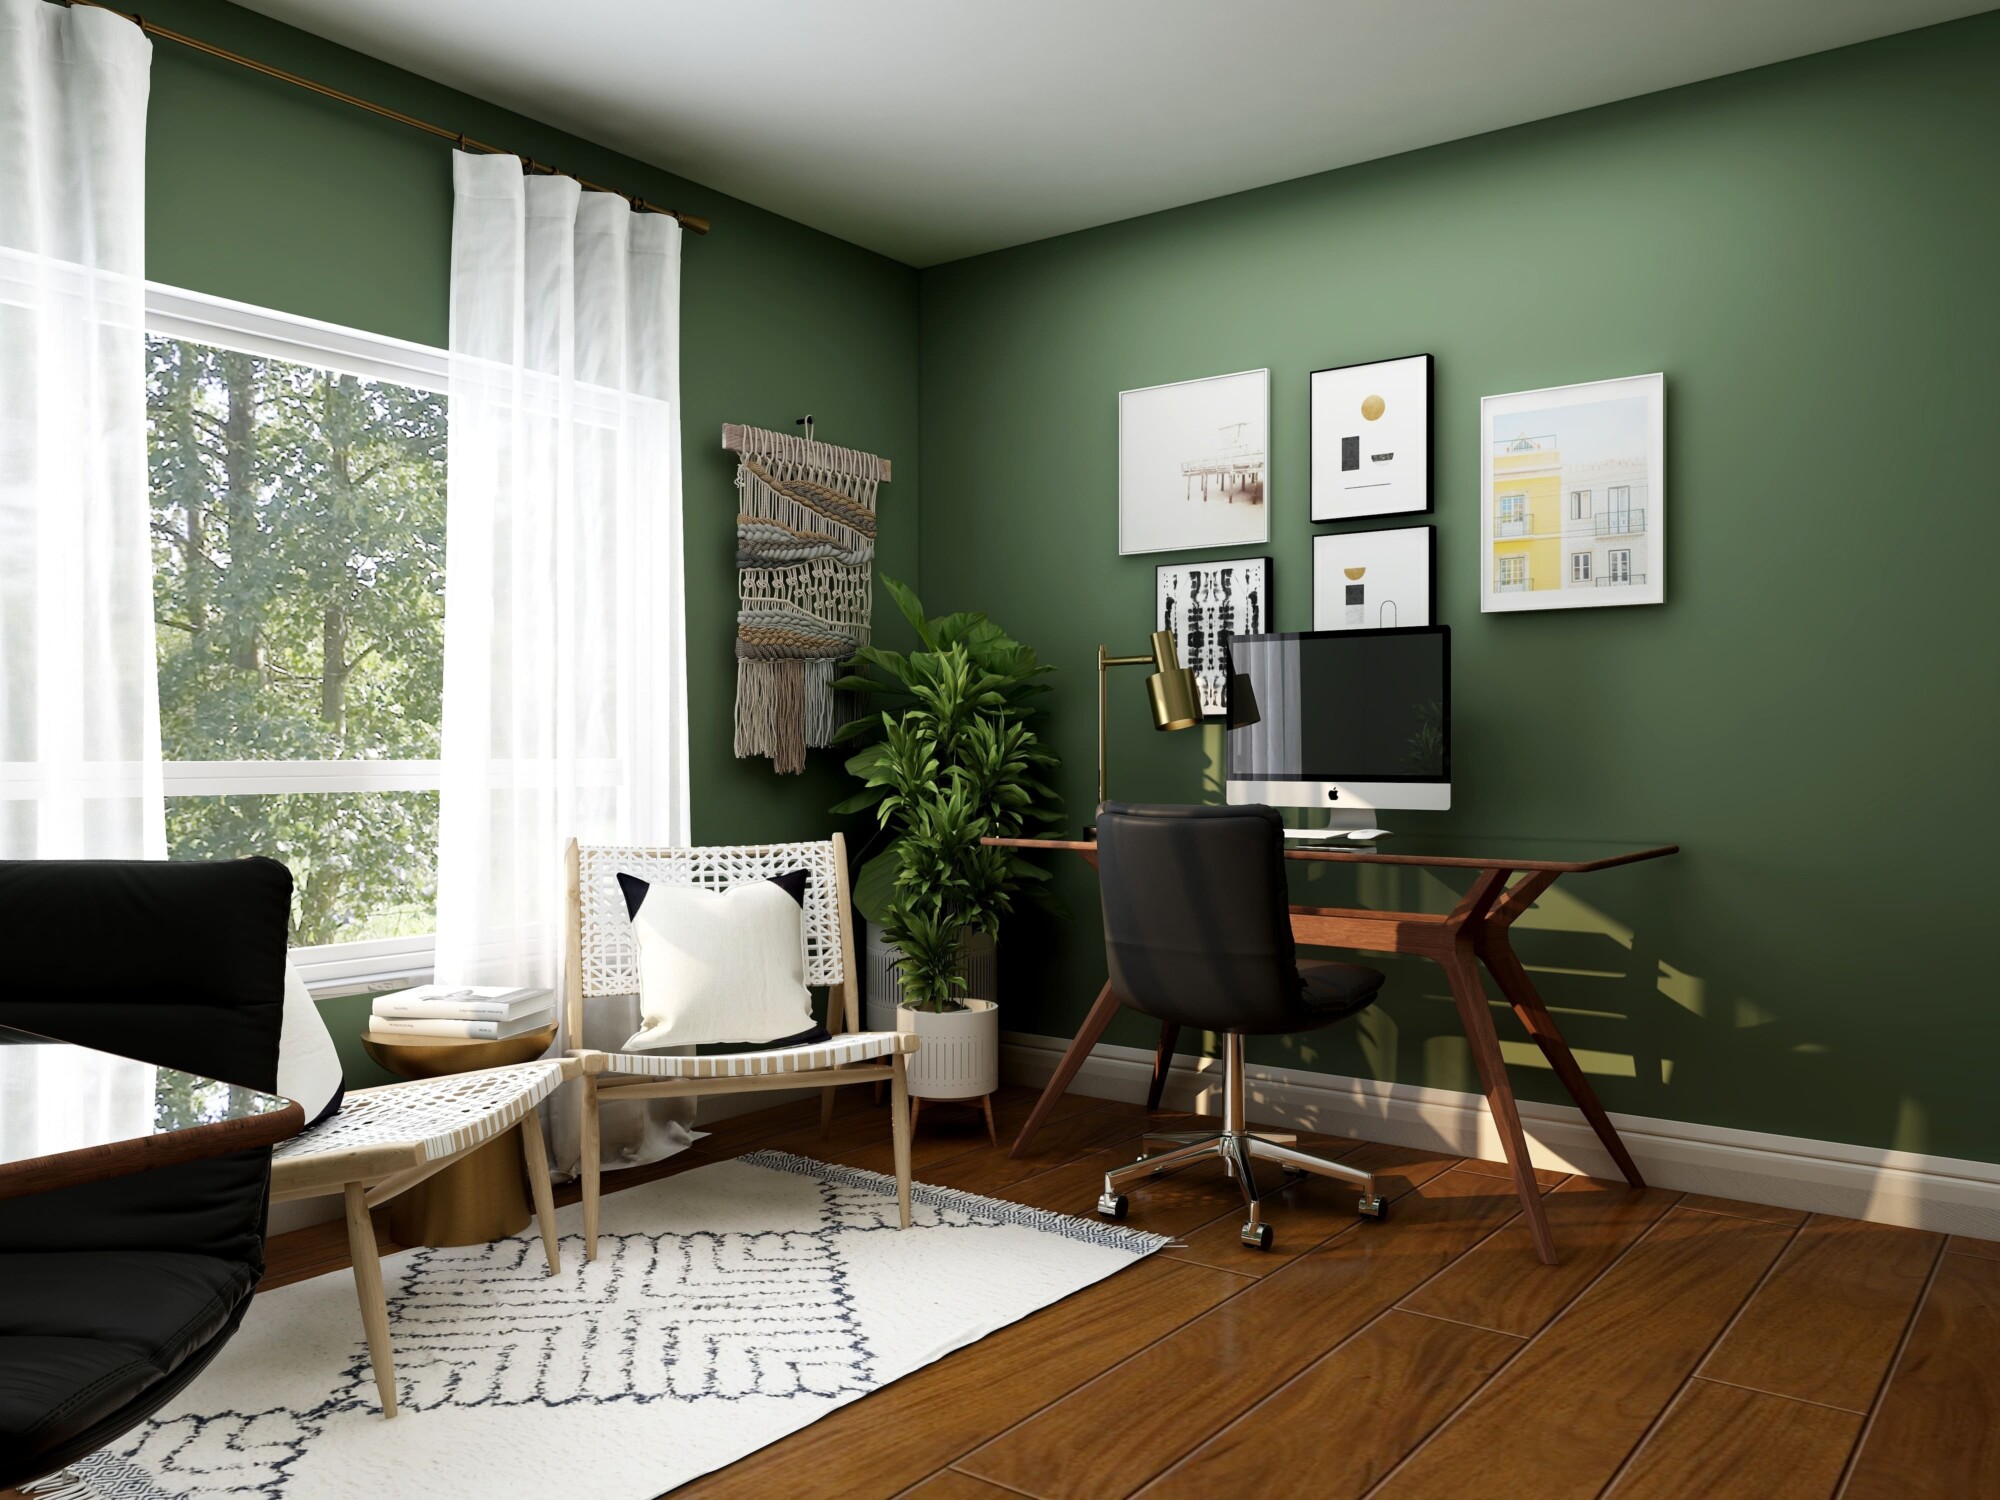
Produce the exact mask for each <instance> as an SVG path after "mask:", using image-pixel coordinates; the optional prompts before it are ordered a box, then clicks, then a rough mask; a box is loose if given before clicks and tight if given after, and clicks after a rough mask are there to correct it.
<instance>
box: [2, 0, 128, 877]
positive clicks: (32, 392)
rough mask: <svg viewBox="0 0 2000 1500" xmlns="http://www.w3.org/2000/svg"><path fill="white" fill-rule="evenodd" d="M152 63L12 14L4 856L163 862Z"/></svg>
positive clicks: (5, 286) (6, 165) (6, 68)
mask: <svg viewBox="0 0 2000 1500" xmlns="http://www.w3.org/2000/svg"><path fill="white" fill-rule="evenodd" d="M152 55H153V49H152V44H151V43H150V42H148V41H147V40H146V38H145V35H144V34H143V33H142V32H141V31H140V30H139V28H138V27H137V26H134V25H133V24H132V23H131V22H130V21H127V20H125V19H124V18H123V17H121V16H116V15H112V14H110V13H109V12H107V11H102V10H90V9H84V8H78V9H75V10H71V9H68V8H66V7H64V6H60V5H51V4H48V3H47V0H0V856H4V857H13V858H29V859H32V858H43V859H53V858H85V857H100V858H128V859H131V858H164V857H165V855H166V852H167V837H166V816H165V804H164V802H163V800H162V797H161V782H160V712H159V695H158V684H157V675H156V671H155V665H154V659H153V569H152V542H151V537H150V526H151V508H150V505H149V502H148V499H147V491H146V482H147V481H146V345H145V290H146V286H145V277H146V229H145V211H146V95H147V91H148V89H149V87H150V84H151V70H152Z"/></svg>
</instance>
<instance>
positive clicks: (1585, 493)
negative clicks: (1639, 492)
mask: <svg viewBox="0 0 2000 1500" xmlns="http://www.w3.org/2000/svg"><path fill="white" fill-rule="evenodd" d="M1627 493H1628V494H1629V493H1630V491H1627ZM1569 518H1570V519H1571V520H1572V521H1588V520H1589V519H1590V491H1589V490H1571V491H1570V492H1569Z"/></svg>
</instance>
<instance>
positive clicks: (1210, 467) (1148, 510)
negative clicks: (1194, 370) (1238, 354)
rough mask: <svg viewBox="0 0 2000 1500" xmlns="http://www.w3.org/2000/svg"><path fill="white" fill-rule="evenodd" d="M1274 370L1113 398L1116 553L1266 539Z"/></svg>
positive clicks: (1187, 382) (1253, 542) (1152, 388)
mask: <svg viewBox="0 0 2000 1500" xmlns="http://www.w3.org/2000/svg"><path fill="white" fill-rule="evenodd" d="M1270 445H1271V372H1270V371H1269V370H1245V371H1243V372H1241V373H1239V374H1235V375H1215V376H1211V377H1209V378H1207V379H1204V380H1183V381H1179V382H1176V383H1175V384H1172V385H1156V386H1148V387H1146V388H1144V389H1142V390H1134V391H1120V392H1119V393H1118V551H1119V553H1120V554H1121V555H1123V556H1130V555H1132V554H1134V553H1141V552H1183V551H1188V550H1190V549H1193V548H1197V547H1201V548H1209V547H1241V546H1255V545H1259V544H1261V543H1264V542H1267V541H1269V540H1270V536H1271V523H1270V499H1271V454H1270Z"/></svg>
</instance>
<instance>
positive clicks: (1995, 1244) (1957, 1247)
mask: <svg viewBox="0 0 2000 1500" xmlns="http://www.w3.org/2000/svg"><path fill="white" fill-rule="evenodd" d="M1944 1248H1945V1250H1946V1252H1947V1253H1949V1254H1952V1255H1976V1256H1978V1257H1979V1258H1980V1259H1981V1260H2000V1240H1975V1239H1974V1238H1973V1237H1972V1236H1971V1235H1969V1234H1955V1235H1953V1236H1952V1237H1951V1238H1950V1239H1948V1240H1946V1241H1945V1245H1944Z"/></svg>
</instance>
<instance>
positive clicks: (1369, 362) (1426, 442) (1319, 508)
mask: <svg viewBox="0 0 2000 1500" xmlns="http://www.w3.org/2000/svg"><path fill="white" fill-rule="evenodd" d="M1413 359H1420V360H1422V361H1423V377H1424V410H1423V424H1424V433H1423V504H1422V505H1420V506H1411V505H1402V506H1397V507H1395V508H1394V509H1390V510H1355V511H1341V512H1339V513H1338V514H1330V513H1328V512H1330V511H1331V510H1332V506H1333V500H1332V498H1331V497H1330V496H1323V495H1322V490H1321V483H1320V457H1319V455H1320V450H1321V448H1322V447H1323V446H1327V439H1328V438H1334V439H1336V440H1337V441H1343V442H1352V443H1354V444H1355V445H1356V447H1357V450H1358V441H1359V440H1358V438H1356V437H1354V436H1353V435H1344V436H1343V435H1340V434H1334V433H1329V434H1325V435H1322V434H1321V432H1320V430H1319V429H1320V423H1319V418H1318V416H1317V412H1316V404H1315V400H1314V393H1315V391H1316V390H1317V388H1318V386H1319V383H1320V379H1321V377H1322V376H1328V377H1331V376H1336V375H1346V374H1349V373H1350V372H1353V371H1357V370H1367V369H1372V368H1374V367H1375V366H1378V365H1394V364H1402V363H1404V362H1406V361H1408V360H1413ZM1436 417H1437V360H1436V359H1435V358H1433V357H1432V356H1431V355H1429V354H1398V355H1391V356H1390V357H1389V358H1387V359H1366V360H1359V361H1356V362H1355V363H1353V364H1346V365H1328V366H1326V367H1325V368H1323V369H1318V370H1314V371H1312V372H1311V373H1310V374H1309V375H1307V377H1306V476H1307V489H1308V492H1309V493H1308V503H1307V507H1306V509H1307V514H1308V515H1309V516H1310V517H1311V519H1312V521H1313V523H1314V524H1315V525H1329V524H1332V523H1336V522H1340V521H1367V520H1377V519H1381V518H1384V517H1389V516H1428V515H1433V514H1435V513H1436V509H1437V420H1436ZM1354 457H1355V459H1356V461H1357V462H1358V461H1359V453H1358V451H1357V452H1356V453H1355V455H1354Z"/></svg>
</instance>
